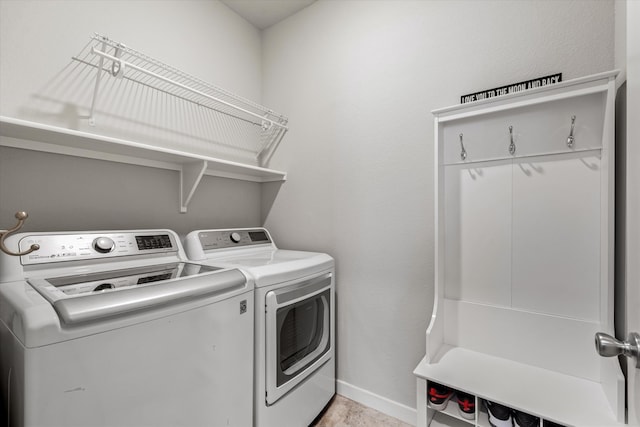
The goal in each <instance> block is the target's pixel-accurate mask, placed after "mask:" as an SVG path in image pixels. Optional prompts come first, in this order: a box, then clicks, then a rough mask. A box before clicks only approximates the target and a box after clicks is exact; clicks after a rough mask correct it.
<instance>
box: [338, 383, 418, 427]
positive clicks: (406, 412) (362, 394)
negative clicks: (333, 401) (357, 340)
mask: <svg viewBox="0 0 640 427" xmlns="http://www.w3.org/2000/svg"><path fill="white" fill-rule="evenodd" d="M336 383H337V384H336V392H337V393H338V394H339V395H342V396H344V397H346V398H347V399H351V400H353V401H355V402H358V403H361V404H362V405H365V406H368V407H369V408H373V409H375V410H376V411H378V412H382V413H383V414H386V415H389V416H390V417H393V418H397V419H399V420H400V421H403V422H405V423H407V424H411V425H412V426H415V425H416V421H417V417H418V415H417V411H416V410H415V409H414V408H410V407H408V406H406V405H403V404H401V403H398V402H394V401H393V400H390V399H387V398H386V397H382V396H378V395H377V394H375V393H371V392H370V391H367V390H364V389H362V388H360V387H356V386H354V385H351V384H349V383H346V382H344V381H341V380H337V381H336Z"/></svg>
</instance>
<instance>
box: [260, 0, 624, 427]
mask: <svg viewBox="0 0 640 427" xmlns="http://www.w3.org/2000/svg"><path fill="white" fill-rule="evenodd" d="M263 37H264V40H263V50H264V52H263V55H264V63H263V72H264V74H263V86H264V87H263V91H264V96H263V102H264V103H265V104H268V105H270V106H271V107H272V108H275V109H277V110H279V111H283V112H286V113H287V114H288V115H289V117H290V127H291V130H290V132H289V134H288V135H287V138H286V140H285V141H284V142H283V143H282V144H281V148H280V150H279V151H278V152H277V153H276V155H275V157H274V159H273V161H272V167H274V168H276V169H283V170H287V171H288V173H289V180H288V183H287V184H286V185H285V186H283V187H282V189H281V190H280V192H279V193H278V194H277V197H275V201H274V202H273V204H272V205H265V206H263V215H264V217H265V223H266V226H267V227H268V228H269V229H270V230H271V231H272V232H273V233H274V234H275V235H276V236H278V242H279V243H280V246H282V247H291V248H293V247H295V248H306V249H311V250H322V251H326V252H328V253H330V254H332V255H333V256H334V257H335V258H336V260H337V294H338V295H337V301H338V312H337V326H338V332H337V338H338V378H339V390H340V391H342V392H343V393H344V394H346V395H348V396H350V397H353V398H356V399H357V400H361V401H364V402H366V403H369V404H371V405H373V406H377V407H378V408H380V409H383V410H385V411H387V412H390V413H392V414H394V415H396V416H398V417H401V418H404V419H406V420H409V421H411V422H415V415H414V413H413V412H412V409H411V408H415V380H414V377H413V375H412V371H413V369H414V367H415V366H416V365H417V363H418V362H419V360H420V359H421V358H422V357H423V355H424V333H425V329H426V327H427V323H428V319H429V317H430V314H431V306H432V300H433V274H434V266H433V245H434V239H433V189H432V188H433V174H434V170H433V123H432V117H431V115H430V110H432V109H434V108H438V107H444V106H448V105H452V104H456V103H458V102H459V96H460V95H463V94H467V93H470V92H474V91H476V90H482V89H489V88H493V87H496V86H501V85H504V84H507V83H512V82H517V81H520V80H526V79H530V78H534V77H539V76H544V75H547V74H552V73H555V72H562V73H563V78H564V80H568V79H572V78H576V77H580V76H584V75H589V74H593V73H596V72H601V71H606V70H610V69H612V68H613V65H614V3H613V1H554V2H549V1H512V2H508V1H471V0H470V1H406V0H395V1H384V0H376V1H363V0H342V1H332V0H319V1H318V2H316V3H314V4H313V5H311V6H310V7H308V8H306V9H304V10H303V11H302V12H301V13H298V14H297V15H294V16H293V17H291V18H289V19H287V20H286V21H283V22H282V23H280V24H278V25H276V26H274V27H272V28H270V29H267V30H266V31H265V32H264V35H263ZM490 239H491V236H487V241H488V244H490Z"/></svg>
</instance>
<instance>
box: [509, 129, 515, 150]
mask: <svg viewBox="0 0 640 427" xmlns="http://www.w3.org/2000/svg"><path fill="white" fill-rule="evenodd" d="M509 136H510V137H511V144H509V154H511V155H512V156H513V155H514V154H516V144H515V143H514V142H513V126H509Z"/></svg>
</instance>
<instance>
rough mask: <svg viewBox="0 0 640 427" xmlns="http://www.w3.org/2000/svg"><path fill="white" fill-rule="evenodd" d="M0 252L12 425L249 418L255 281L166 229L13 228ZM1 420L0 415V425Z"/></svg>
mask: <svg viewBox="0 0 640 427" xmlns="http://www.w3.org/2000/svg"><path fill="white" fill-rule="evenodd" d="M5 243H6V246H7V247H9V248H19V250H21V251H23V250H25V249H27V248H29V247H30V246H31V245H32V244H34V243H36V244H39V245H40V249H39V250H37V251H35V252H32V253H30V254H28V255H24V256H21V257H13V256H9V255H6V254H4V253H0V344H1V347H0V348H2V352H1V355H0V384H1V386H0V387H1V395H2V402H3V404H4V406H5V409H4V411H3V412H4V414H5V415H6V416H7V417H8V420H9V423H8V424H9V425H10V426H18V427H19V426H44V425H48V426H66V427H70V426H82V427H87V426H136V427H137V426H153V427H156V426H171V427H173V426H205V425H207V426H236V427H246V426H248V425H251V423H252V420H253V417H252V408H253V399H252V396H251V393H250V392H249V391H250V390H251V389H252V387H253V281H252V280H250V279H248V278H247V277H246V275H245V274H244V273H242V272H241V271H240V270H238V269H235V268H215V267H210V266H205V265H199V264H195V263H191V262H187V261H188V260H187V258H186V255H185V253H184V251H183V249H182V246H181V244H180V240H179V238H178V236H177V235H176V234H175V233H174V232H172V231H170V230H130V231H106V232H105V231H100V232H72V233H22V234H17V235H14V236H9V237H8V238H7V239H6V241H5ZM3 422H4V420H3Z"/></svg>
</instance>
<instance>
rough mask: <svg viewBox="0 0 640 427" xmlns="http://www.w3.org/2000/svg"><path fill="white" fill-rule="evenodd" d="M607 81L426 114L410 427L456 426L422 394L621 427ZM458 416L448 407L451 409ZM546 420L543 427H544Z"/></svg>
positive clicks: (610, 78)
mask: <svg viewBox="0 0 640 427" xmlns="http://www.w3.org/2000/svg"><path fill="white" fill-rule="evenodd" d="M616 74H617V72H609V73H602V74H599V75H596V76H591V77H585V78H581V79H576V80H571V81H567V82H564V83H559V84H556V85H552V86H548V87H543V88H539V89H533V90H530V91H525V92H520V93H517V94H513V95H507V96H504V97H499V98H494V99H490V100H486V101H480V102H474V103H470V104H464V105H460V106H455V107H451V108H445V109H442V110H437V111H434V115H435V136H436V141H435V142H436V144H435V145H436V153H435V159H436V160H437V167H436V176H435V195H436V212H435V221H436V222H435V240H436V251H435V253H436V259H435V266H436V275H435V296H434V301H433V312H432V316H431V323H430V325H429V327H428V329H427V332H426V355H425V357H424V359H423V360H422V361H421V362H420V364H419V365H418V366H417V367H416V369H415V371H414V374H415V375H416V377H417V386H418V389H417V394H418V426H419V427H426V426H427V425H433V422H436V423H440V424H439V425H443V424H442V423H445V424H444V425H448V424H446V423H447V422H453V421H451V420H453V419H455V420H456V422H457V421H458V420H459V419H460V418H461V417H456V416H454V414H450V413H447V411H443V412H444V414H440V413H437V412H438V411H435V410H434V408H431V407H429V405H427V392H428V384H429V383H430V382H435V383H440V384H446V385H448V386H449V387H451V388H453V389H456V390H464V391H466V392H469V393H470V394H472V395H474V396H477V400H478V402H476V403H477V406H476V410H477V416H476V418H475V419H474V420H473V421H471V422H470V423H469V422H467V420H461V421H464V422H467V425H468V424H475V425H477V426H482V427H487V426H489V425H490V424H489V422H488V417H487V413H486V410H484V409H483V405H482V402H483V401H491V402H497V403H500V404H502V405H504V406H506V407H509V408H513V409H514V410H518V411H522V412H524V413H527V414H530V415H533V416H535V417H539V419H540V422H541V423H542V425H549V423H550V422H554V423H557V424H559V425H564V426H602V425H616V424H617V423H620V424H623V423H624V377H623V376H622V373H621V370H620V367H619V364H618V361H617V360H616V359H615V358H602V357H600V356H599V355H598V354H597V352H596V350H595V347H594V335H595V333H596V332H600V331H601V332H605V333H609V334H612V335H613V305H614V300H613V178H614V165H615V162H614V152H613V148H614V145H613V136H614V127H613V125H614V120H613V119H614V116H613V106H614V94H615V76H616ZM454 409H455V408H454ZM545 423H547V424H545Z"/></svg>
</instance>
